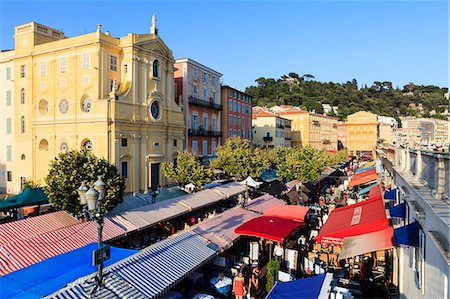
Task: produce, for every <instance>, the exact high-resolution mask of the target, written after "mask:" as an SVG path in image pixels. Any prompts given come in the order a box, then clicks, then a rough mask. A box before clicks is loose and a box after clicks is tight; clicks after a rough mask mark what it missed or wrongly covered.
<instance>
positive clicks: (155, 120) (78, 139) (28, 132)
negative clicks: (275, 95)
mask: <svg viewBox="0 0 450 299" xmlns="http://www.w3.org/2000/svg"><path fill="white" fill-rule="evenodd" d="M15 45H16V46H15V49H14V56H13V58H12V61H13V64H14V72H13V73H14V81H15V84H14V128H15V130H14V144H13V147H14V150H13V153H14V161H15V163H14V165H13V166H12V169H11V173H12V175H11V180H12V182H11V185H10V186H12V187H11V188H9V189H13V190H7V192H10V193H17V192H18V191H20V186H21V183H22V182H23V181H24V180H30V179H32V180H33V181H36V182H39V183H41V184H44V178H45V176H46V175H47V173H48V168H49V162H50V161H51V160H52V159H54V158H55V157H56V156H57V155H58V154H59V153H60V152H63V151H66V150H68V149H83V148H86V149H89V150H92V151H93V153H94V154H95V155H96V156H98V157H103V158H106V159H107V160H108V161H109V162H110V163H113V164H115V165H116V166H117V168H118V169H119V172H120V173H121V174H122V176H123V177H125V179H126V190H127V192H137V191H147V190H148V188H150V187H155V186H157V185H163V184H164V183H165V182H164V178H163V176H162V174H161V172H160V164H161V163H162V162H164V161H173V160H174V159H176V153H177V151H178V150H182V146H183V141H184V129H185V125H184V120H183V114H182V108H181V107H180V106H179V105H177V104H176V102H175V95H174V62H175V61H174V58H173V55H172V51H171V50H170V49H169V48H168V47H167V46H166V45H165V44H164V42H163V41H162V40H161V38H160V37H159V36H158V34H157V29H156V20H155V18H153V20H152V27H151V29H150V33H148V34H131V33H130V34H128V35H127V36H125V37H122V38H115V37H113V36H112V35H111V34H110V33H109V32H103V31H102V30H101V26H100V25H98V27H97V30H96V31H95V32H93V33H89V34H84V35H80V36H76V37H71V38H67V37H65V36H64V33H63V32H61V31H58V30H55V29H52V28H50V27H47V26H44V25H41V24H38V23H35V22H31V23H27V24H24V25H20V26H17V27H16V28H15Z"/></svg>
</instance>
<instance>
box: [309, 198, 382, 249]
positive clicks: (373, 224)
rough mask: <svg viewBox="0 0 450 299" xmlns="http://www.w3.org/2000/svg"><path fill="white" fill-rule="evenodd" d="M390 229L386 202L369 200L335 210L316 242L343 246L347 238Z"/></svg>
mask: <svg viewBox="0 0 450 299" xmlns="http://www.w3.org/2000/svg"><path fill="white" fill-rule="evenodd" d="M387 227H389V220H388V219H387V218H386V212H385V210H384V201H383V200H382V199H376V198H375V199H369V200H366V201H363V202H359V203H356V204H353V205H350V206H345V207H341V208H337V209H334V210H333V211H332V212H331V213H330V216H329V217H328V220H327V222H326V223H325V224H324V226H323V227H322V229H321V230H320V232H319V235H318V236H317V239H316V242H318V243H322V244H336V245H342V243H343V241H344V238H345V237H353V236H359V235H363V234H367V233H371V232H374V231H379V230H383V229H385V228H387Z"/></svg>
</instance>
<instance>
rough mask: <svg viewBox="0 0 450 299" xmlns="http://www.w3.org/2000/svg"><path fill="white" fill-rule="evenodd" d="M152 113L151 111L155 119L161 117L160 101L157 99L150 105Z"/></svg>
mask: <svg viewBox="0 0 450 299" xmlns="http://www.w3.org/2000/svg"><path fill="white" fill-rule="evenodd" d="M150 113H151V115H152V117H153V118H154V119H158V118H159V115H160V111H159V103H158V102H157V101H154V102H153V103H152V104H151V105H150Z"/></svg>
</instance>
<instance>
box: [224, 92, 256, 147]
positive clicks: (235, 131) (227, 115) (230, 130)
mask: <svg viewBox="0 0 450 299" xmlns="http://www.w3.org/2000/svg"><path fill="white" fill-rule="evenodd" d="M221 92H222V94H221V96H222V103H223V111H222V137H223V138H222V142H225V140H227V139H228V138H230V137H232V136H239V137H241V138H243V139H250V141H251V140H252V100H253V97H251V96H249V95H248V94H246V93H244V92H242V91H240V90H238V89H235V88H233V87H230V86H227V85H224V86H222V88H221Z"/></svg>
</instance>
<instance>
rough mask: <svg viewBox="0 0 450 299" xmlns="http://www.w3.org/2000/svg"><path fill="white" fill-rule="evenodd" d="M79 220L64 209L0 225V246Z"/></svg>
mask: <svg viewBox="0 0 450 299" xmlns="http://www.w3.org/2000/svg"><path fill="white" fill-rule="evenodd" d="M78 223H79V221H78V220H77V219H76V218H74V217H72V216H70V215H69V214H67V213H66V212H64V211H59V212H54V213H49V214H44V215H41V216H36V217H30V218H27V219H23V220H18V221H13V222H9V223H5V224H1V225H0V246H1V245H4V244H7V243H11V242H14V241H18V240H24V239H28V238H33V237H36V236H39V235H41V234H44V233H48V232H51V231H55V230H58V229H61V228H64V227H67V226H71V225H75V224H78Z"/></svg>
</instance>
